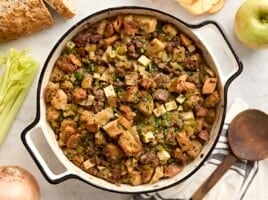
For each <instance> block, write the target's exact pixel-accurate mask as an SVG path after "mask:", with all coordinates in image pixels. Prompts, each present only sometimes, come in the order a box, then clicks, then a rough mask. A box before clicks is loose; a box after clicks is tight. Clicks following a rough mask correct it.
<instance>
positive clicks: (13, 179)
mask: <svg viewBox="0 0 268 200" xmlns="http://www.w3.org/2000/svg"><path fill="white" fill-rule="evenodd" d="M0 199H1V200H2V199H3V200H40V187H39V185H38V182H37V181H36V179H35V177H34V176H33V175H32V174H31V173H30V172H29V171H28V170H26V169H24V168H22V167H19V166H0Z"/></svg>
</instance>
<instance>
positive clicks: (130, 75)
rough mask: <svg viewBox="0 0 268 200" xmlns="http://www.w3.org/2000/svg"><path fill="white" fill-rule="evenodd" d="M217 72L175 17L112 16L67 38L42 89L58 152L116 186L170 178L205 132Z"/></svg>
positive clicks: (202, 142)
mask: <svg viewBox="0 0 268 200" xmlns="http://www.w3.org/2000/svg"><path fill="white" fill-rule="evenodd" d="M217 81H218V78H217V77H216V74H215V72H214V71H213V70H212V69H211V68H210V67H209V66H208V64H207V63H206V61H205V59H204V57H203V55H202V53H201V51H200V49H199V48H198V47H197V46H196V45H195V44H194V42H193V41H192V40H191V39H190V38H189V37H188V36H187V35H185V34H184V33H183V32H181V31H180V30H178V29H177V28H176V27H175V26H174V25H172V24H170V23H166V22H163V21H159V20H157V19H156V18H155V17H152V16H143V15H131V14H130V15H120V16H117V17H113V18H108V19H104V20H101V21H99V22H97V23H94V24H86V25H85V26H84V27H83V30H81V31H80V32H79V33H78V34H77V35H75V36H74V37H73V38H72V40H70V41H68V42H67V44H66V46H65V48H64V49H63V50H62V54H61V56H60V57H59V58H58V59H57V61H56V63H55V65H54V68H53V71H52V73H51V76H50V81H49V83H48V85H47V87H46V90H45V94H44V97H45V102H46V114H47V121H48V122H49V123H50V125H51V127H52V129H53V130H54V132H55V135H56V138H57V140H58V143H59V146H60V147H61V149H62V150H63V152H64V154H65V155H66V156H67V158H68V159H69V160H70V161H72V162H73V163H74V164H75V165H77V166H78V167H79V168H81V169H82V170H84V171H86V172H88V173H89V174H92V175H94V176H97V177H100V178H102V179H105V180H107V181H110V182H112V183H115V184H121V183H124V184H131V185H134V186H135V185H140V184H145V183H155V182H157V181H158V180H160V179H163V178H168V177H172V176H175V175H176V174H178V173H179V172H181V171H182V170H183V167H184V166H185V165H187V164H188V163H189V162H191V161H192V160H193V159H195V158H196V157H197V156H198V155H199V154H200V152H201V149H202V147H203V146H204V145H205V143H206V142H207V141H208V140H209V139H210V130H211V127H212V124H213V122H214V120H215V116H216V107H217V105H218V103H219V101H220V98H219V92H218V89H217V88H218V87H217Z"/></svg>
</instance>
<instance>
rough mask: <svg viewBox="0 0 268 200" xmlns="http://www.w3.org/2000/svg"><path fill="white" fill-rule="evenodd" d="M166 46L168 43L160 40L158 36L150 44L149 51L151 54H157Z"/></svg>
mask: <svg viewBox="0 0 268 200" xmlns="http://www.w3.org/2000/svg"><path fill="white" fill-rule="evenodd" d="M165 47H166V44H165V43H164V42H162V41H160V40H158V39H157V38H154V39H153V40H152V41H151V42H150V44H149V46H148V53H149V54H150V55H153V54H156V53H158V52H160V51H162V50H164V49H165Z"/></svg>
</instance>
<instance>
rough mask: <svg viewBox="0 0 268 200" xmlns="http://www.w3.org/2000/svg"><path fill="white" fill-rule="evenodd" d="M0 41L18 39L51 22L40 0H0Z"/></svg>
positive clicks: (48, 13)
mask: <svg viewBox="0 0 268 200" xmlns="http://www.w3.org/2000/svg"><path fill="white" fill-rule="evenodd" d="M0 11H1V12H0V42H4V41H7V40H13V39H18V38H19V37H22V36H26V35H29V34H31V33H33V32H37V31H40V30H42V29H44V28H46V27H49V26H51V25H52V24H53V18H52V16H51V14H50V12H49V11H48V9H47V7H46V6H45V4H44V2H43V1H42V0H6V1H4V2H0Z"/></svg>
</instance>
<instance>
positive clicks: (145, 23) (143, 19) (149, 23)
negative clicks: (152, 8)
mask: <svg viewBox="0 0 268 200" xmlns="http://www.w3.org/2000/svg"><path fill="white" fill-rule="evenodd" d="M134 19H135V21H136V22H137V23H138V24H139V25H140V27H141V29H142V30H143V31H144V32H145V33H152V32H154V31H155V29H156V26H157V19H156V18H155V17H152V16H145V15H135V16H134Z"/></svg>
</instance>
